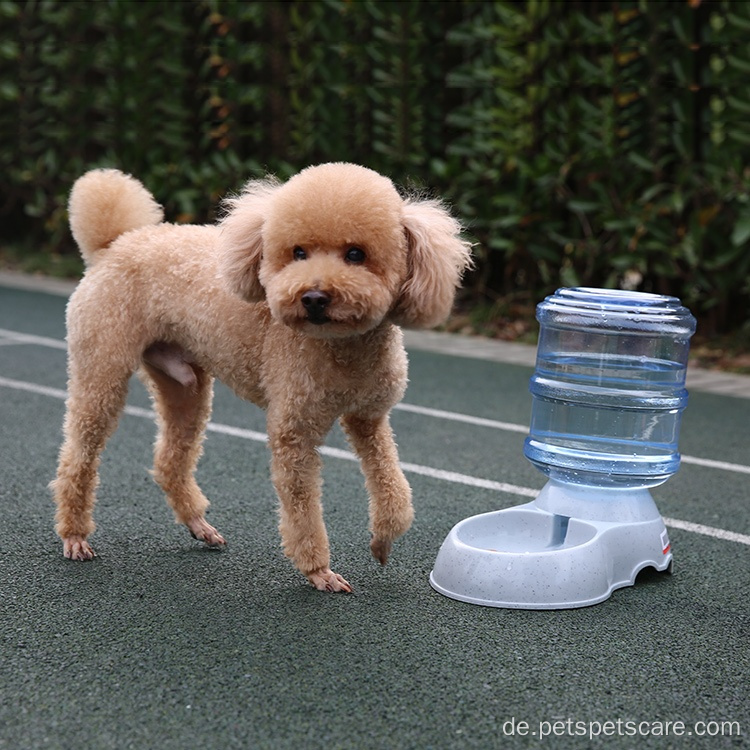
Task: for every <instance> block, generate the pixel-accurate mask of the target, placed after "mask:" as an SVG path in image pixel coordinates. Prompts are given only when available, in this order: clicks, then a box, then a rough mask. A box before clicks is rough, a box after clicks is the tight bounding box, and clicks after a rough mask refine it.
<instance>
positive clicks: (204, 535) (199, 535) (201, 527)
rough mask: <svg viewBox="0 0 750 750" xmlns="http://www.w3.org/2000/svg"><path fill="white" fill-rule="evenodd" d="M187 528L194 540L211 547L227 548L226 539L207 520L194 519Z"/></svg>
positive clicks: (188, 523) (187, 524)
mask: <svg viewBox="0 0 750 750" xmlns="http://www.w3.org/2000/svg"><path fill="white" fill-rule="evenodd" d="M185 526H187V527H188V531H189V532H190V534H191V535H192V537H193V539H197V540H198V541H199V542H204V543H205V544H207V545H208V546H209V547H224V546H226V541H225V540H224V537H223V536H222V535H221V534H219V532H218V531H217V530H216V529H215V528H214V527H213V526H211V524H210V523H208V521H206V519H205V518H193V519H191V520H190V521H188V522H187V523H186V524H185Z"/></svg>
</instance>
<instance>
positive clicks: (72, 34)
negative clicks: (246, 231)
mask: <svg viewBox="0 0 750 750" xmlns="http://www.w3.org/2000/svg"><path fill="white" fill-rule="evenodd" d="M749 75H750V4H748V3H744V2H743V3H739V2H732V0H712V1H711V2H709V1H708V0H703V1H701V0H679V1H678V0H675V1H674V2H663V1H662V2H660V1H657V0H606V1H605V0H569V1H568V2H561V1H559V0H526V1H525V2H511V1H506V2H469V1H463V2H461V1H455V2H432V1H430V0H424V1H422V2H416V1H405V2H383V1H376V0H318V1H317V2H299V1H297V2H262V3H261V2H244V1H240V0H186V1H185V2H153V1H152V2H147V3H140V2H128V1H126V0H108V1H106V2H83V1H80V0H68V1H67V2H61V1H54V0H17V1H15V0H0V135H2V139H1V140H0V169H1V170H2V175H3V179H2V182H1V183H0V240H1V241H3V242H13V243H19V242H26V243H29V244H31V243H34V244H35V245H44V246H46V247H49V248H50V249H51V250H52V251H53V252H56V253H66V252H71V250H72V249H71V240H70V237H69V235H68V230H67V218H66V214H65V204H66V196H67V192H68V191H69V189H70V185H71V183H72V182H73V180H74V179H75V178H76V177H77V176H78V175H79V174H80V173H82V172H83V171H85V170H86V169H88V168H91V167H92V166H102V165H107V166H117V167H119V168H121V169H123V170H125V171H128V172H131V173H133V174H135V175H137V176H138V177H140V178H141V179H142V180H143V181H144V182H145V183H146V184H147V185H148V187H149V188H150V189H151V190H153V191H154V193H155V194H156V195H157V196H158V197H159V199H160V200H162V201H164V203H165V208H166V210H167V213H168V215H169V216H170V217H171V218H172V219H174V220H177V221H204V220H211V219H213V218H214V214H215V211H216V206H217V204H218V201H219V199H220V197H221V196H223V195H224V194H226V193H227V192H229V191H233V190H237V189H238V188H239V187H240V186H241V184H242V182H243V181H244V180H245V179H247V178H248V177H253V176H258V175H260V174H262V173H265V172H267V171H270V172H273V173H276V174H278V175H279V176H281V177H286V176H288V175H289V174H291V173H293V172H295V171H297V170H299V169H300V168H302V167H304V166H306V165H308V164H312V163H316V162H320V161H332V160H347V161H355V162H359V163H362V164H365V165H367V166H370V167H372V168H374V169H377V170H379V171H382V172H384V173H387V174H389V175H390V176H392V177H393V179H394V181H396V182H397V183H398V184H400V185H403V186H405V187H406V188H408V189H416V190H425V189H429V190H434V191H435V192H436V193H439V194H441V195H444V196H446V197H447V199H448V200H449V201H450V202H451V203H453V205H454V206H455V208H456V211H457V212H458V214H459V215H460V216H461V217H462V219H463V220H464V221H465V222H466V224H467V226H468V227H469V232H470V234H471V235H472V236H473V238H474V239H475V241H476V254H477V258H478V261H479V263H478V270H477V272H476V273H475V275H474V277H473V278H472V279H471V280H470V284H469V291H470V294H471V295H473V297H474V298H475V299H476V298H479V297H484V298H490V299H504V300H509V299H510V300H517V301H521V302H527V303H529V302H533V301H535V300H537V299H538V298H539V297H540V296H542V295H543V294H546V293H549V292H550V291H552V290H553V289H554V288H556V287H557V286H561V285H566V286H569V285H574V284H587V285H596V286H613V287H616V286H623V287H627V288H637V289H642V290H645V291H654V292H660V293H667V294H674V295H677V296H680V297H681V298H682V299H683V301H684V302H685V303H687V304H688V305H690V306H691V307H692V308H693V309H694V310H695V312H696V313H698V314H699V315H700V316H701V317H702V319H703V323H704V324H705V325H706V326H707V329H714V330H721V329H730V328H737V327H739V326H741V325H743V324H746V325H747V324H748V321H750V312H749V310H750V307H749V306H748V302H749V301H750V126H749V124H748V123H750V89H748V88H747V86H746V81H747V80H748V76H749Z"/></svg>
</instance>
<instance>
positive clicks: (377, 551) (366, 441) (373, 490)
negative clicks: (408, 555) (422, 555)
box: [341, 414, 414, 565]
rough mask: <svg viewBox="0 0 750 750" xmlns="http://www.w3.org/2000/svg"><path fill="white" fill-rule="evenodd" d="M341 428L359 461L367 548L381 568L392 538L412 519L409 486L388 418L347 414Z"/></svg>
mask: <svg viewBox="0 0 750 750" xmlns="http://www.w3.org/2000/svg"><path fill="white" fill-rule="evenodd" d="M341 425H342V426H343V428H344V430H345V431H346V434H347V436H348V437H349V440H350V442H351V444H352V446H353V447H354V450H355V451H356V452H357V455H358V456H359V458H360V461H361V462H362V472H363V474H364V475H365V484H366V486H367V491H368V492H369V494H370V531H371V532H372V541H371V542H370V549H371V551H372V555H373V557H374V558H375V559H376V560H378V561H379V562H380V564H381V565H385V564H386V562H388V555H389V554H390V551H391V546H392V545H393V541H394V539H396V538H398V537H399V536H401V535H402V534H403V533H404V532H405V531H407V529H408V528H409V527H410V526H411V523H412V521H413V520H414V509H413V508H412V504H411V487H409V483H408V482H407V481H406V477H405V476H404V473H403V472H402V471H401V467H400V466H399V462H398V450H397V448H396V443H395V441H394V439H393V432H392V431H391V426H390V423H389V421H388V415H387V414H385V415H383V416H381V417H378V418H374V419H366V418H363V417H358V416H356V415H353V414H348V415H346V416H344V417H342V419H341Z"/></svg>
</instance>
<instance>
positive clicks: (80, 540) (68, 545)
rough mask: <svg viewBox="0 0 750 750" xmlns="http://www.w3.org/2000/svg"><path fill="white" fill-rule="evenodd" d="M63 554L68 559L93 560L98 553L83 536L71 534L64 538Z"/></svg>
mask: <svg viewBox="0 0 750 750" xmlns="http://www.w3.org/2000/svg"><path fill="white" fill-rule="evenodd" d="M63 556H64V557H66V558H67V559H68V560H93V559H94V558H95V557H96V553H95V552H94V550H93V549H92V548H91V545H90V544H89V543H88V542H87V541H86V539H84V537H82V536H69V537H66V538H65V539H63Z"/></svg>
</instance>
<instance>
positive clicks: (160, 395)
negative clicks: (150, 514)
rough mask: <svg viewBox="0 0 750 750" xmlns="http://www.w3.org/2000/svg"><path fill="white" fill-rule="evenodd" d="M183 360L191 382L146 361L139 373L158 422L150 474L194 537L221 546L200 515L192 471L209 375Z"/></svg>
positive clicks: (207, 408) (203, 505)
mask: <svg viewBox="0 0 750 750" xmlns="http://www.w3.org/2000/svg"><path fill="white" fill-rule="evenodd" d="M185 366H186V367H190V368H191V369H192V371H193V373H194V375H195V378H194V382H193V383H192V385H183V384H182V383H180V382H178V381H177V380H175V379H174V378H172V377H170V376H169V375H167V374H166V373H165V372H163V371H162V370H161V369H157V368H156V367H153V366H151V365H149V364H146V363H144V365H143V367H142V369H141V371H140V373H139V374H141V375H142V376H144V377H143V380H144V382H145V383H146V386H147V387H148V389H149V391H150V392H151V396H152V398H153V401H154V406H155V408H156V412H157V415H158V422H159V434H158V436H157V439H156V444H155V446H154V479H156V481H157V482H158V484H159V486H160V487H161V488H162V489H163V490H164V492H165V493H166V496H167V501H168V502H169V505H170V506H171V508H172V510H173V511H174V514H175V518H176V519H177V521H178V522H179V523H183V524H185V526H187V528H188V530H189V531H190V533H191V534H192V535H193V536H194V537H195V538H196V539H199V540H200V541H202V542H205V543H206V544H207V545H209V546H211V547H221V546H223V545H224V544H225V541H224V538H223V537H222V536H221V534H219V532H218V531H217V530H216V529H215V528H214V527H213V526H211V524H209V523H208V522H207V521H206V518H205V514H206V509H207V508H208V505H209V502H208V500H207V499H206V496H205V495H204V494H203V493H202V492H201V490H200V487H198V483H197V482H196V481H195V477H194V472H195V468H196V465H197V463H198V459H199V458H200V456H201V453H202V451H203V447H202V444H203V434H204V430H205V428H206V423H207V422H208V419H209V417H210V416H211V401H212V398H213V378H212V377H211V376H210V375H208V374H207V373H206V372H204V371H203V370H202V369H201V368H200V367H198V366H197V365H185ZM191 380H192V378H191Z"/></svg>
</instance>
